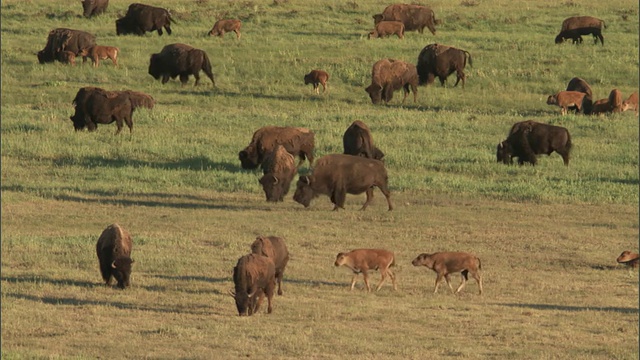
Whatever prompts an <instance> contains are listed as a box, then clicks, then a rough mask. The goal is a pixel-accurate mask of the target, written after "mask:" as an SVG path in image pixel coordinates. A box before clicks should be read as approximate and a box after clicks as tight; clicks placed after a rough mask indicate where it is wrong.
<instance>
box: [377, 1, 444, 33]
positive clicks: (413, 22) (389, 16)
mask: <svg viewBox="0 0 640 360" xmlns="http://www.w3.org/2000/svg"><path fill="white" fill-rule="evenodd" d="M373 19H374V22H375V24H377V23H379V22H380V21H400V22H402V23H403V24H404V30H405V31H415V30H418V32H419V33H420V34H422V33H423V31H424V28H425V27H426V28H427V29H429V31H431V33H432V34H433V35H435V34H436V24H439V23H440V22H439V21H438V20H436V15H435V14H434V12H433V10H431V8H428V7H426V6H420V5H409V4H394V5H389V6H387V7H386V8H385V9H384V11H383V12H382V14H376V15H374V16H373Z"/></svg>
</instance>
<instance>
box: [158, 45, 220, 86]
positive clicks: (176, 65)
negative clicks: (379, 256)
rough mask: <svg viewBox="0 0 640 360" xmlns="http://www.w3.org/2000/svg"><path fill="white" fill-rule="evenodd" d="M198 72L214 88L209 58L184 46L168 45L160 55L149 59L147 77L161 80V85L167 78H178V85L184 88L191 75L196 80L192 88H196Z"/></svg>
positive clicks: (203, 53) (198, 79)
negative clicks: (202, 74) (204, 75)
mask: <svg viewBox="0 0 640 360" xmlns="http://www.w3.org/2000/svg"><path fill="white" fill-rule="evenodd" d="M200 70H202V71H204V73H205V74H206V75H207V77H208V78H209V79H211V82H212V83H213V86H216V82H215V80H214V79H213V72H212V70H211V62H210V61H209V56H207V53H206V52H204V51H203V50H200V49H196V48H194V47H192V46H190V45H185V44H170V45H167V46H165V47H163V48H162V50H161V51H160V53H157V54H152V55H151V58H150V59H149V75H151V76H153V78H154V79H156V80H158V79H160V78H162V83H163V84H166V83H167V81H169V78H172V79H175V78H176V77H178V76H179V77H180V83H181V84H182V86H184V85H185V84H186V83H187V82H188V81H189V75H193V77H194V78H195V79H196V82H195V84H194V86H197V85H198V82H200Z"/></svg>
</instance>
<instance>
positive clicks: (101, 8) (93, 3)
mask: <svg viewBox="0 0 640 360" xmlns="http://www.w3.org/2000/svg"><path fill="white" fill-rule="evenodd" d="M81 3H82V15H84V17H86V18H90V17H92V16H96V15H100V14H102V13H103V12H105V11H106V10H107V7H108V6H109V0H82V1H81Z"/></svg>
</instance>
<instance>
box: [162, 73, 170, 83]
mask: <svg viewBox="0 0 640 360" xmlns="http://www.w3.org/2000/svg"><path fill="white" fill-rule="evenodd" d="M167 81H169V75H162V84H163V85H164V84H166V83H167Z"/></svg>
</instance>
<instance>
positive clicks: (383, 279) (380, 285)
mask: <svg viewBox="0 0 640 360" xmlns="http://www.w3.org/2000/svg"><path fill="white" fill-rule="evenodd" d="M380 275H381V276H382V277H381V278H380V283H379V284H378V287H376V291H380V288H381V287H382V284H384V281H385V280H386V279H387V270H383V269H380Z"/></svg>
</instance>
